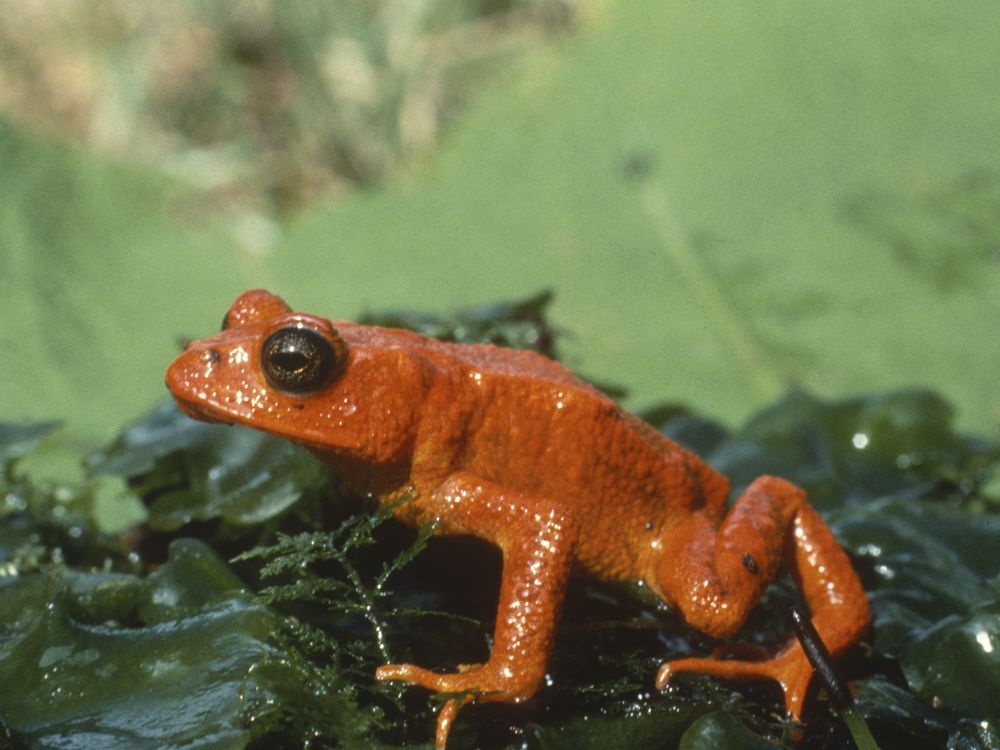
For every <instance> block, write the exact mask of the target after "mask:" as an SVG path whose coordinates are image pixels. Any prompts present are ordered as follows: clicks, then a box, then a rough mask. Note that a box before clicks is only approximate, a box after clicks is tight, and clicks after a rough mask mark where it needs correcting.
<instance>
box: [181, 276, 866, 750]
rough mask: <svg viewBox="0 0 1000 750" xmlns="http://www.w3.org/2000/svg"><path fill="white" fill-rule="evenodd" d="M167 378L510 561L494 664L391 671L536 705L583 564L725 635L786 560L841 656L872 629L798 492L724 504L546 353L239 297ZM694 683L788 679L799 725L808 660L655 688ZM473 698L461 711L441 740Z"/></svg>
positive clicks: (188, 407)
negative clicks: (563, 609) (645, 589)
mask: <svg viewBox="0 0 1000 750" xmlns="http://www.w3.org/2000/svg"><path fill="white" fill-rule="evenodd" d="M166 382H167V387H168V388H169V389H170V391H171V393H172V394H173V396H174V398H175V399H176V400H177V402H178V404H179V405H180V407H181V408H182V409H183V410H184V411H185V412H186V413H187V414H189V415H190V416H192V417H195V418H197V419H204V420H209V421H219V422H231V423H236V424H244V425H248V426H250V427H255V428H257V429H259V430H264V431H265V432H269V433H272V434H275V435H280V436H282V437H286V438H288V439H289V440H294V441H295V442H297V443H301V444H302V445H304V446H305V447H306V448H308V449H309V450H310V451H312V452H313V453H315V454H316V455H317V456H319V457H320V458H322V459H323V460H324V461H326V462H327V463H328V464H330V466H332V467H333V469H334V470H335V471H336V473H337V474H338V475H339V476H340V478H341V480H342V482H343V484H344V486H345V487H346V488H348V489H350V490H352V491H354V492H358V493H361V494H363V495H367V496H368V497H373V498H375V499H377V500H378V502H379V503H396V502H397V501H398V500H400V499H402V498H404V497H406V498H409V500H408V501H406V502H403V503H401V504H399V505H398V507H397V509H396V511H395V514H396V516H397V517H398V518H400V519H401V520H402V521H404V522H406V523H408V524H411V525H414V526H416V525H420V524H425V523H430V522H435V523H436V524H437V527H436V533H439V534H472V535H474V536H477V537H480V538H482V539H486V540H488V541H490V542H492V543H493V544H496V545H497V546H498V547H499V548H500V549H501V550H502V552H503V578H502V582H501V585H500V597H499V604H498V608H497V618H496V631H495V634H494V638H493V650H492V653H491V654H490V657H489V660H488V661H487V662H486V663H485V664H476V665H470V666H467V667H464V668H463V669H462V670H461V671H459V672H456V673H454V674H439V673H436V672H431V671H429V670H427V669H425V668H423V667H418V666H415V665H413V664H392V665H387V666H383V667H380V668H379V669H378V671H377V673H376V676H377V677H378V679H380V680H398V681H401V682H407V683H412V684H416V685H421V686H422V687H425V688H427V689H429V690H437V691H442V692H448V693H452V692H455V693H461V692H466V691H471V692H473V693H475V694H476V696H477V697H476V700H479V701H508V702H514V703H516V702H520V701H525V700H527V699H528V698H530V697H531V696H532V695H534V694H535V692H536V691H537V690H538V687H539V685H540V684H541V682H542V678H543V676H544V673H545V669H546V663H547V661H548V659H549V654H550V653H551V651H552V647H553V640H554V637H555V628H556V621H557V619H558V616H559V610H560V605H561V603H562V600H563V595H564V592H565V589H566V581H567V578H568V577H569V576H570V574H571V573H581V574H584V575H590V576H596V577H599V578H604V579H617V580H623V581H639V582H642V583H644V584H645V585H647V586H649V588H650V589H652V590H653V591H654V592H655V593H656V594H657V595H658V596H659V597H660V598H661V599H663V601H665V602H667V603H668V604H669V605H671V606H672V607H674V608H676V609H677V610H679V611H680V613H681V614H682V615H683V617H684V619H685V620H687V622H688V623H690V624H691V625H692V626H693V627H695V628H697V629H698V630H700V631H702V632H704V633H706V634H708V635H710V636H712V637H715V638H724V637H726V636H728V635H730V634H732V633H733V632H735V631H736V630H737V629H738V628H739V627H740V626H741V625H742V624H743V622H744V621H745V620H746V619H747V615H748V614H749V612H750V610H751V608H752V607H753V606H754V605H755V604H756V603H757V601H758V599H759V598H760V597H761V595H762V594H763V593H764V590H765V589H766V588H767V587H768V586H769V585H770V583H771V582H772V581H773V580H774V577H775V575H776V574H777V571H778V565H779V564H780V562H781V560H782V558H784V560H785V563H786V564H787V565H788V567H789V569H790V570H791V573H792V575H793V577H794V578H795V580H796V582H797V583H798V585H799V587H800V588H801V590H802V593H803V595H804V597H805V600H806V602H807V604H808V605H809V609H810V611H811V615H812V620H813V624H814V625H815V627H816V629H817V630H818V631H819V633H820V635H821V637H822V639H823V641H824V642H825V644H826V646H827V648H829V650H830V651H831V652H832V653H833V654H838V653H840V652H843V651H844V650H845V649H846V648H848V647H849V646H851V645H852V644H854V643H855V642H857V641H858V640H859V638H861V636H862V635H863V634H864V633H865V631H866V629H867V628H868V624H869V621H870V614H869V610H868V602H867V599H866V597H865V593H864V591H863V590H862V588H861V584H860V582H859V581H858V578H857V575H856V574H855V572H854V570H853V569H852V567H851V563H850V561H849V560H848V558H847V555H846V554H845V553H844V552H843V550H842V549H841V548H840V547H839V546H838V544H837V540H836V539H835V538H834V536H833V534H832V533H831V532H830V529H829V528H828V527H827V526H826V524H825V523H824V522H823V520H822V519H821V518H820V517H819V515H818V514H817V513H816V511H815V510H813V509H812V507H811V506H810V505H809V503H808V502H807V500H806V496H805V493H804V492H803V491H802V490H801V489H799V488H798V487H796V486H795V485H793V484H791V483H789V482H787V481H785V480H783V479H779V478H777V477H771V476H764V477H760V478H759V479H757V480H755V481H754V482H753V483H752V484H751V485H750V486H749V487H747V488H746V490H745V491H744V492H743V493H742V494H741V495H740V496H739V497H737V498H736V500H735V502H734V503H733V505H732V508H731V509H730V510H729V512H728V513H727V512H726V499H727V496H728V494H729V484H728V482H727V481H726V479H725V478H724V477H723V476H722V475H720V474H718V473H717V472H716V471H715V470H714V469H712V468H711V467H709V466H708V465H707V464H706V463H705V462H704V461H702V460H701V459H700V458H698V456H696V455H694V454H692V453H690V452H688V451H686V450H684V449H683V448H681V447H680V446H678V445H676V444H675V443H673V442H671V441H670V440H668V439H667V438H666V437H664V436H663V435H662V434H660V433H659V432H657V431H656V430H654V429H653V428H652V427H650V426H649V425H647V424H646V423H645V422H643V421H641V420H640V419H638V418H637V417H635V416H633V415H631V414H629V413H627V412H625V411H623V410H622V409H621V408H619V407H618V406H617V405H616V404H615V403H614V402H613V401H612V400H611V399H609V398H608V397H607V396H605V395H604V394H602V393H600V392H599V391H598V390H596V389H595V388H593V387H591V386H590V385H588V384H586V383H584V382H582V381H580V380H578V379H577V378H576V377H574V376H573V374H572V373H571V372H570V371H569V370H567V369H566V368H565V367H563V366H562V365H560V364H558V363H556V362H553V361H551V360H549V359H546V358H545V357H542V356H541V355H539V354H535V353H533V352H528V351H515V350H511V349H503V348H498V347H495V346H490V345H478V344H477V345H472V344H449V343H442V342H439V341H435V340H432V339H428V338H425V337H423V336H420V335H418V334H416V333H412V332H409V331H404V330H397V329H389V328H378V327H374V326H362V325H356V324H354V323H347V322H341V321H336V322H332V321H329V320H326V319H324V318H320V317H317V316H315V315H308V314H305V313H297V312H293V311H292V310H291V309H290V308H289V307H288V306H287V305H286V304H285V303H284V302H283V301H282V300H281V299H280V298H278V297H276V296H274V295H272V294H269V293H268V292H265V291H262V290H255V291H249V292H245V293H244V294H243V295H241V296H240V297H239V298H238V299H237V300H236V302H235V303H233V306H232V307H231V308H230V310H229V312H228V314H227V315H226V319H225V324H224V329H223V331H222V332H221V333H219V334H218V335H216V336H213V337H212V338H208V339H205V340H203V341H196V342H194V343H193V344H191V345H190V346H188V347H187V349H186V350H185V351H184V352H183V354H181V355H180V356H179V357H177V359H176V360H174V362H173V363H172V364H171V365H170V368H169V370H168V371H167V375H166ZM681 672H698V673H704V674H710V675H716V676H718V677H723V678H732V679H737V678H740V679H742V678H754V679H756V678H763V679H772V680H776V681H777V682H778V683H779V684H780V686H781V689H782V690H783V691H784V696H785V707H786V709H787V711H788V713H789V714H790V715H791V716H792V717H793V718H796V719H797V718H798V717H799V715H800V713H801V711H802V704H803V701H804V699H805V695H806V688H807V686H808V684H809V679H810V677H811V676H812V667H811V666H810V664H809V662H808V661H807V659H806V657H805V655H804V654H803V652H802V649H801V647H800V646H799V645H798V643H797V642H795V641H790V642H788V643H787V644H786V645H785V646H783V647H782V648H780V649H779V650H777V651H776V652H775V653H774V654H773V655H772V656H771V657H770V658H766V659H762V660H756V661H750V660H733V659H717V658H689V659H679V660H675V661H668V662H666V663H664V664H663V666H661V667H660V669H659V672H658V674H657V675H656V686H657V687H658V688H660V689H663V688H665V687H666V685H667V683H668V682H669V681H670V680H671V678H672V677H673V676H674V675H676V674H678V673H681ZM469 700H472V698H471V696H465V697H462V698H461V699H455V698H453V699H452V700H450V701H447V702H446V703H445V705H444V707H443V708H442V709H441V712H440V714H439V716H438V723H437V735H436V747H437V748H443V747H444V745H445V741H446V739H447V736H448V731H449V729H450V727H451V724H452V722H453V720H454V718H455V715H456V713H457V712H458V709H459V708H461V706H462V705H464V704H465V703H467V702H468V701H469Z"/></svg>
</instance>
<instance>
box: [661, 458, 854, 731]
mask: <svg viewBox="0 0 1000 750" xmlns="http://www.w3.org/2000/svg"><path fill="white" fill-rule="evenodd" d="M782 557H784V558H785V560H786V563H787V565H788V567H789V569H790V571H791V574H792V576H793V578H794V579H795V581H796V583H797V584H798V586H799V588H800V589H801V591H802V593H803V596H804V598H805V600H806V603H807V604H808V606H809V610H810V612H811V615H812V620H813V624H814V625H815V627H816V630H817V631H818V632H819V634H820V636H821V637H822V639H823V642H824V643H825V644H826V646H827V648H828V649H829V650H830V652H831V653H832V654H834V655H837V654H838V653H840V652H842V651H844V650H845V649H846V648H848V647H849V646H850V645H852V644H853V643H855V642H856V641H857V640H858V639H859V638H861V636H862V635H864V633H865V631H866V630H867V628H868V625H869V622H870V619H871V618H870V614H869V610H868V601H867V598H866V597H865V594H864V591H863V590H862V588H861V583H860V581H859V580H858V578H857V575H856V574H855V572H854V570H853V568H852V567H851V563H850V561H849V560H848V558H847V555H846V554H845V553H844V551H843V550H842V549H841V548H840V546H839V545H838V544H837V540H836V539H835V538H834V536H833V533H832V532H831V531H830V529H829V527H828V526H827V525H826V524H825V523H824V522H823V519H822V518H820V516H819V514H818V513H816V511H815V510H813V509H812V507H811V506H810V505H809V504H808V502H807V501H806V497H805V493H804V492H803V491H802V490H801V489H799V488H798V487H796V486H795V485H793V484H791V483H790V482H787V481H785V480H783V479H779V478H777V477H767V476H765V477H760V478H759V479H757V480H755V481H754V482H753V483H752V484H751V485H750V486H749V487H748V488H747V489H746V491H745V492H744V493H743V494H742V495H740V496H739V497H738V498H737V499H736V502H735V503H734V505H733V508H732V510H731V511H730V513H729V515H728V516H726V518H725V520H724V521H723V522H722V523H721V525H718V526H717V525H716V523H715V521H714V520H713V519H711V518H709V517H707V516H705V515H703V514H699V513H695V514H693V515H692V516H691V517H689V518H688V519H686V520H685V521H684V522H683V523H682V524H681V525H680V526H679V527H675V528H674V529H672V531H671V533H670V535H669V537H667V541H666V542H665V543H664V549H663V554H662V557H661V558H660V562H659V563H658V568H657V570H656V573H655V580H654V581H652V582H651V584H654V590H657V591H659V592H660V593H661V595H662V596H663V597H664V598H665V599H666V600H667V601H668V602H670V603H671V604H673V605H675V606H676V607H677V608H678V609H680V611H681V614H683V616H684V618H685V620H687V622H688V623H690V624H691V625H692V626H694V627H695V628H697V629H698V630H701V631H702V632H704V633H707V634H709V635H711V636H713V637H716V638H724V637H726V636H729V635H732V633H734V632H735V631H736V630H738V629H739V627H740V626H741V625H742V624H743V623H744V621H745V620H746V618H747V615H748V614H749V612H750V610H751V609H752V608H753V606H754V605H755V604H756V603H757V601H758V600H759V599H760V596H761V595H762V594H763V593H764V591H765V589H766V588H767V587H768V586H769V585H770V584H771V582H772V581H773V580H774V577H775V575H776V573H777V568H778V565H779V563H780V561H781V559H782ZM678 561H683V562H678ZM680 672H696V673H700V674H709V675H714V676H717V677H722V678H726V679H772V680H775V681H777V682H778V683H779V684H780V686H781V689H782V691H783V692H784V696H785V707H786V710H787V711H788V713H789V715H790V716H792V717H793V718H795V719H798V718H799V716H800V715H801V713H802V705H803V702H804V701H805V695H806V689H807V688H808V686H809V680H810V678H811V677H812V666H811V665H810V664H809V662H808V660H807V659H806V656H805V654H804V653H803V651H802V648H801V646H799V644H798V643H797V642H796V641H790V642H789V643H787V644H786V645H785V646H784V647H783V648H781V649H780V650H779V651H778V652H777V653H776V654H775V655H774V656H773V657H771V658H769V659H764V660H757V661H751V660H742V659H735V660H730V659H719V658H691V659H678V660H675V661H669V662H666V663H665V664H663V666H661V667H660V670H659V672H658V673H657V676H656V686H657V687H658V688H659V689H661V690H662V689H663V688H665V687H666V685H667V683H668V682H669V681H670V679H671V678H672V677H673V675H675V674H678V673H680Z"/></svg>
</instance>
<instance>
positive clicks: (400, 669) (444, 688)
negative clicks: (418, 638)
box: [375, 663, 538, 750]
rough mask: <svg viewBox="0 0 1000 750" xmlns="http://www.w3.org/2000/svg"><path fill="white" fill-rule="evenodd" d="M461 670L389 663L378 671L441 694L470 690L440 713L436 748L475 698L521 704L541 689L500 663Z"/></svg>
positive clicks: (381, 676)
mask: <svg viewBox="0 0 1000 750" xmlns="http://www.w3.org/2000/svg"><path fill="white" fill-rule="evenodd" d="M459 670H461V671H459V672H453V673H451V674H438V673H437V672H431V671H430V670H428V669H424V668H423V667H418V666H415V665H413V664H387V665H385V666H382V667H379V668H378V669H377V670H375V678H376V679H378V680H383V681H394V682H408V683H410V684H412V685H419V686H420V687H424V688H427V689H428V690H433V691H435V692H438V693H467V694H466V695H460V696H458V697H455V698H452V699H451V700H449V701H448V702H447V703H445V704H444V707H443V708H442V709H441V711H440V712H439V713H438V720H437V731H436V732H435V734H434V747H435V750H444V747H445V742H446V741H447V739H448V732H449V731H450V730H451V725H452V723H453V722H454V720H455V716H456V714H458V710H459V709H460V708H461V707H462V706H464V705H466V704H467V703H470V702H472V701H473V700H477V701H482V702H492V701H499V702H504V703H520V702H522V701H526V700H527V699H528V698H530V697H531V696H532V695H534V694H535V691H536V690H537V689H538V685H537V684H533V683H529V682H528V681H524V680H517V679H515V678H513V677H510V676H507V675H509V674H510V670H509V669H508V670H502V669H501V668H499V667H498V665H496V664H494V665H492V666H491V665H490V664H489V663H486V664H463V665H461V666H460V667H459ZM505 673H506V674H505ZM468 693H474V695H469V694H468Z"/></svg>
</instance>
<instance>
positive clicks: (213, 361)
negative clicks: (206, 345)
mask: <svg viewBox="0 0 1000 750" xmlns="http://www.w3.org/2000/svg"><path fill="white" fill-rule="evenodd" d="M201 361H202V362H204V363H206V364H209V365H217V364H218V363H219V362H221V361H222V355H221V354H219V350H218V349H206V350H205V351H204V352H202V355H201Z"/></svg>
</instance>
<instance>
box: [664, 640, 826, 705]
mask: <svg viewBox="0 0 1000 750" xmlns="http://www.w3.org/2000/svg"><path fill="white" fill-rule="evenodd" d="M682 672H693V673H695V674H706V675H711V676H713V677H721V678H723V679H726V680H774V681H775V682H777V683H778V685H779V686H780V687H781V690H782V692H783V693H784V696H785V710H786V711H787V712H788V715H789V716H791V717H792V718H793V719H795V720H796V721H797V720H798V719H799V717H800V716H801V715H802V706H803V704H804V703H805V699H806V690H807V689H808V687H809V680H810V679H811V678H812V673H813V668H812V665H811V664H809V661H808V659H806V657H805V654H804V653H802V650H801V648H799V647H798V646H797V645H793V646H789V647H787V648H785V649H783V650H782V651H781V652H780V653H778V654H777V655H776V656H775V657H774V658H772V659H764V660H762V661H747V660H741V659H713V658H707V659H697V658H696V659H677V660H675V661H668V662H666V663H664V664H663V665H662V666H661V667H660V669H659V671H658V672H657V673H656V687H657V689H658V690H664V689H666V687H667V685H668V684H669V683H670V680H671V679H672V678H673V676H674V675H676V674H680V673H682Z"/></svg>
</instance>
